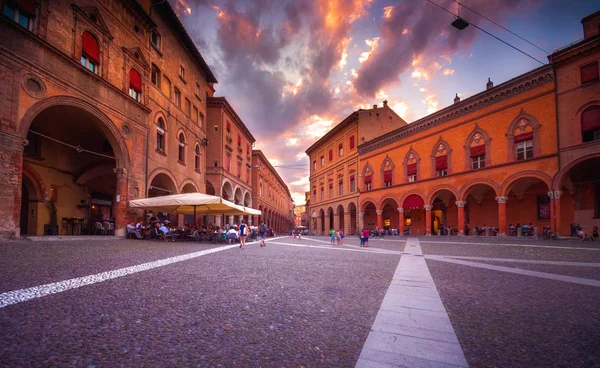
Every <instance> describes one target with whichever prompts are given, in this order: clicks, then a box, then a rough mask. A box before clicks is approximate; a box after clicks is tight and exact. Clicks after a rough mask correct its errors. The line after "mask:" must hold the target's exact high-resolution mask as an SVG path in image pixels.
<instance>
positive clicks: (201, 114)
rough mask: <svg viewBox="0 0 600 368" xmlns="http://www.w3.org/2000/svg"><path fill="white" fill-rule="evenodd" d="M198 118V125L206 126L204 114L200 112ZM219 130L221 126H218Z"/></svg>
mask: <svg viewBox="0 0 600 368" xmlns="http://www.w3.org/2000/svg"><path fill="white" fill-rule="evenodd" d="M198 118H199V119H200V121H199V122H198V125H200V128H204V114H203V113H199V115H198ZM217 130H219V127H217Z"/></svg>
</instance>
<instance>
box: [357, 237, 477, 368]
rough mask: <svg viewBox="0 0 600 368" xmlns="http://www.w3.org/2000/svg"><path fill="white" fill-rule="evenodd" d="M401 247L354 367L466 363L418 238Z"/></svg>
mask: <svg viewBox="0 0 600 368" xmlns="http://www.w3.org/2000/svg"><path fill="white" fill-rule="evenodd" d="M404 252H405V253H408V254H410V255H403V256H402V257H401V258H400V262H398V267H396V271H395V273H394V277H393V278H392V282H391V284H390V286H389V287H388V290H387V292H386V294H385V297H384V298H383V301H382V302H381V307H380V309H379V311H378V312H377V316H376V317H375V321H374V322H373V326H372V327H371V332H370V333H369V336H368V337H367V340H366V341H365V344H364V345H363V348H362V351H361V353H360V357H359V358H358V361H357V362H356V367H360V368H364V367H442V366H443V367H448V366H452V367H468V364H467V360H466V358H465V355H464V353H463V351H462V347H461V346H460V342H459V341H458V338H457V337H456V333H455V332H454V328H453V327H452V323H451V322H450V318H449V317H448V313H447V312H446V309H445V307H444V304H443V303H442V299H441V298H440V295H439V293H438V291H437V288H436V287H435V283H434V281H433V278H432V277H431V273H430V272H429V268H428V267H427V263H426V262H425V258H423V257H421V256H420V255H422V251H421V247H420V245H419V240H418V239H416V238H409V239H408V241H407V242H406V247H405V249H404Z"/></svg>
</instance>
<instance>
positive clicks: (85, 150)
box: [29, 130, 116, 160]
mask: <svg viewBox="0 0 600 368" xmlns="http://www.w3.org/2000/svg"><path fill="white" fill-rule="evenodd" d="M29 133H33V134H35V135H39V136H40V137H44V138H46V139H49V140H51V141H54V142H56V143H59V144H62V145H64V146H67V147H71V148H73V149H74V150H75V151H77V152H78V153H81V152H85V153H91V154H92V155H96V156H101V157H106V158H110V159H112V160H116V158H115V157H113V156H109V155H105V154H102V153H99V152H94V151H90V150H87V149H85V148H81V146H80V145H77V146H74V145H72V144H69V143H66V142H63V141H59V140H58V139H55V138H52V137H49V136H47V135H45V134H42V133H39V132H36V131H35V130H30V131H29Z"/></svg>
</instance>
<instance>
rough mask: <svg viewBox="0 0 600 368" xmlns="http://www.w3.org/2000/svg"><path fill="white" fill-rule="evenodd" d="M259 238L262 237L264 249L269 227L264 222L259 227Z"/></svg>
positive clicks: (261, 244) (261, 243) (261, 241)
mask: <svg viewBox="0 0 600 368" xmlns="http://www.w3.org/2000/svg"><path fill="white" fill-rule="evenodd" d="M258 236H260V246H261V247H264V246H265V245H266V243H265V237H266V236H267V225H265V222H264V221H262V222H261V223H260V226H259V227H258Z"/></svg>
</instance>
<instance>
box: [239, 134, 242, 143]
mask: <svg viewBox="0 0 600 368" xmlns="http://www.w3.org/2000/svg"><path fill="white" fill-rule="evenodd" d="M241 145H242V137H241V136H240V135H239V134H238V146H241Z"/></svg>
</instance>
